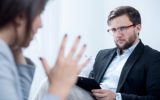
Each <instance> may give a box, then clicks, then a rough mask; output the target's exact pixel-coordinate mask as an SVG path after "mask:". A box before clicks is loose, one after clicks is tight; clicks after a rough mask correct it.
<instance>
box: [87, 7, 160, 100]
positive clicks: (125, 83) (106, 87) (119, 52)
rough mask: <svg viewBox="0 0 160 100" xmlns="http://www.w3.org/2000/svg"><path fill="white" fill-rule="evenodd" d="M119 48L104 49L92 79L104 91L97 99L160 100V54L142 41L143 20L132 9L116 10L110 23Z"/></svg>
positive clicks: (97, 59) (95, 64)
mask: <svg viewBox="0 0 160 100" xmlns="http://www.w3.org/2000/svg"><path fill="white" fill-rule="evenodd" d="M107 23H108V25H109V26H110V29H109V30H108V32H112V34H113V37H114V41H115V44H116V48H113V49H105V50H101V51H100V52H99V53H98V54H97V57H96V59H95V63H94V66H93V70H92V71H91V73H90V75H89V77H90V78H94V79H95V80H96V81H97V82H98V83H99V84H100V86H101V88H102V89H94V90H92V93H93V95H94V96H95V98H96V99H97V100H160V52H159V51H156V50H154V49H152V48H150V47H149V46H146V45H144V44H143V43H142V41H141V40H140V38H139V32H140V30H141V17H140V14H139V12H138V11H137V10H136V9H135V8H133V7H130V6H120V7H118V8H116V9H114V10H112V11H111V12H110V14H109V16H108V20H107Z"/></svg>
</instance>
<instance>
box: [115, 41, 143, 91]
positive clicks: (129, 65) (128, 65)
mask: <svg viewBox="0 0 160 100" xmlns="http://www.w3.org/2000/svg"><path fill="white" fill-rule="evenodd" d="M143 49H144V45H143V44H142V42H141V41H140V43H139V44H138V45H137V47H136V48H135V49H134V51H133V52H132V54H131V55H130V57H129V58H128V60H127V62H126V63H125V65H124V67H123V69H122V72H121V75H120V79H119V83H118V87H117V92H119V91H120V89H121V88H122V86H123V84H124V82H125V80H126V78H127V76H128V73H129V71H130V70H131V68H132V67H133V65H134V64H135V63H136V61H137V60H138V58H139V57H140V56H141V54H142V52H143Z"/></svg>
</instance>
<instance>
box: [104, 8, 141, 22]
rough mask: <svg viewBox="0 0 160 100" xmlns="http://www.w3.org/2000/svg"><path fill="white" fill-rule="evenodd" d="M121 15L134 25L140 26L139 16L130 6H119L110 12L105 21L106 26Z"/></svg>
mask: <svg viewBox="0 0 160 100" xmlns="http://www.w3.org/2000/svg"><path fill="white" fill-rule="evenodd" d="M122 15H127V16H128V18H129V20H130V21H131V22H132V23H133V24H134V25H137V24H141V16H140V14H139V12H138V10H136V9H135V8H133V7H131V6H120V7H118V8H115V9H114V10H112V11H111V12H110V14H109V16H108V20H107V23H108V25H110V21H111V20H113V19H114V18H116V17H119V16H122Z"/></svg>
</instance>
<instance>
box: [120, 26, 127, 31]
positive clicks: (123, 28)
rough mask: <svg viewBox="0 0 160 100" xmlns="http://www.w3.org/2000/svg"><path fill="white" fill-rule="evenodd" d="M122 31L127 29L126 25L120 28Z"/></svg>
mask: <svg viewBox="0 0 160 100" xmlns="http://www.w3.org/2000/svg"><path fill="white" fill-rule="evenodd" d="M119 29H120V30H121V31H124V30H126V29H127V28H126V27H120V28H119Z"/></svg>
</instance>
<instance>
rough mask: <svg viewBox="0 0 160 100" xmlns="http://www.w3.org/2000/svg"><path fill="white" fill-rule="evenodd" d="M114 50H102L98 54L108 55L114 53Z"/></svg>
mask: <svg viewBox="0 0 160 100" xmlns="http://www.w3.org/2000/svg"><path fill="white" fill-rule="evenodd" d="M115 50H116V48H109V49H102V50H100V51H99V53H103V54H108V53H111V52H114V51H115Z"/></svg>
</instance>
